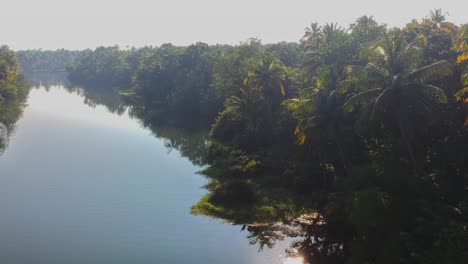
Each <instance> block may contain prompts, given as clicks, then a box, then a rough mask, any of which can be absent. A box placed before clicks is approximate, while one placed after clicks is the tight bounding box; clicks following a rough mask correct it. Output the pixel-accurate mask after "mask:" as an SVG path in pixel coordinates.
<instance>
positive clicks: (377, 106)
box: [343, 30, 452, 166]
mask: <svg viewBox="0 0 468 264" xmlns="http://www.w3.org/2000/svg"><path fill="white" fill-rule="evenodd" d="M415 43H416V41H415V42H412V43H405V41H404V40H403V38H402V36H401V32H400V31H398V30H395V31H392V32H390V33H389V34H385V35H384V37H383V38H382V39H381V40H379V41H378V42H376V43H375V44H374V45H372V46H371V47H370V48H369V49H367V50H366V52H365V56H366V57H367V59H368V64H367V65H365V66H360V65H352V66H348V67H347V68H346V70H347V74H348V77H347V80H346V81H345V82H344V84H345V85H344V86H343V87H344V90H345V91H346V90H347V89H346V88H348V87H350V86H349V85H350V84H351V86H352V87H354V89H355V91H354V92H355V93H354V95H353V96H352V97H350V98H349V99H348V100H347V101H346V102H345V104H344V109H345V110H347V111H352V110H353V109H354V108H355V107H356V106H357V105H362V104H368V103H371V104H372V105H373V106H372V113H371V119H375V118H376V116H377V114H380V113H386V114H390V116H392V117H393V119H394V121H396V123H397V124H398V129H399V132H400V135H401V137H402V139H403V141H404V142H405V144H406V147H407V151H408V154H409V156H410V159H411V161H412V162H413V165H414V166H415V165H416V159H415V156H414V151H413V148H412V145H411V143H410V139H409V136H408V132H409V131H408V124H407V123H405V120H407V116H408V114H409V113H410V112H412V111H416V110H418V111H423V112H424V113H432V112H433V111H435V109H436V104H437V102H439V103H445V102H446V101H447V98H446V96H445V93H444V91H443V90H442V89H440V88H439V87H437V86H435V85H432V84H430V82H431V81H437V80H439V79H441V78H443V77H446V76H448V75H450V74H451V73H452V67H451V64H450V63H448V62H447V61H439V62H436V63H434V64H431V65H428V66H425V67H422V68H420V67H419V61H420V49H419V48H418V47H417V46H416V44H415Z"/></svg>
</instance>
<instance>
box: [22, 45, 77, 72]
mask: <svg viewBox="0 0 468 264" xmlns="http://www.w3.org/2000/svg"><path fill="white" fill-rule="evenodd" d="M84 52H85V51H70V50H64V49H60V50H55V51H50V50H21V51H18V52H16V56H17V57H18V61H19V62H20V68H21V71H23V72H26V73H28V74H30V73H37V72H49V73H50V72H65V71H66V68H67V66H68V65H70V64H71V63H73V61H74V60H75V59H76V58H77V57H79V56H80V55H81V54H82V53H84Z"/></svg>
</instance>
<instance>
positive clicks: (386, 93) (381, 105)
mask: <svg viewBox="0 0 468 264" xmlns="http://www.w3.org/2000/svg"><path fill="white" fill-rule="evenodd" d="M392 91H393V90H391V89H384V90H383V92H382V93H381V94H380V95H379V96H378V97H377V99H375V103H374V107H372V112H371V115H370V119H371V120H374V119H375V117H376V115H377V113H378V112H379V111H380V110H383V109H385V105H386V104H387V103H388V101H389V99H390V98H389V97H390V96H391V93H392Z"/></svg>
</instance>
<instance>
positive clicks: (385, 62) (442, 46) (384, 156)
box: [68, 10, 468, 263]
mask: <svg viewBox="0 0 468 264" xmlns="http://www.w3.org/2000/svg"><path fill="white" fill-rule="evenodd" d="M68 71H69V77H70V79H71V80H72V81H74V82H77V83H81V84H83V85H87V86H96V85H97V86H101V87H109V89H116V88H118V90H119V91H120V94H121V95H122V96H123V97H124V99H125V100H126V101H127V103H128V104H130V105H131V107H132V111H134V112H136V113H137V115H138V116H140V117H144V120H145V122H147V123H151V124H152V125H154V126H157V125H158V124H168V123H169V124H172V125H178V126H194V125H198V124H201V125H204V126H210V124H211V132H210V137H209V140H208V142H207V145H206V146H207V148H208V151H207V153H206V152H204V154H203V155H204V157H203V159H199V160H200V161H203V162H206V164H207V165H208V166H207V167H206V168H205V169H204V171H203V174H204V175H205V176H206V177H207V178H208V179H209V180H210V181H209V183H208V184H207V185H206V188H207V189H208V190H209V193H208V194H207V195H206V196H204V197H203V198H202V199H201V200H200V201H199V202H198V203H197V204H196V205H194V207H193V208H192V212H193V213H195V214H204V215H209V216H213V217H219V218H223V219H226V220H228V221H231V222H234V223H239V224H249V223H250V224H251V223H255V224H256V225H255V226H256V227H262V228H253V227H250V228H249V229H248V230H249V231H251V233H252V234H251V236H249V238H250V239H251V241H253V243H259V244H260V246H262V247H263V246H264V245H267V246H271V245H272V244H273V243H274V241H275V240H276V239H280V238H281V237H282V235H294V234H293V233H287V234H282V235H278V229H274V228H277V226H274V225H272V223H276V222H278V221H280V222H285V223H291V222H295V223H300V225H301V227H302V228H303V229H302V231H301V233H300V234H295V235H296V236H298V235H300V239H299V240H298V241H297V242H296V243H294V245H293V246H294V247H296V248H297V249H299V251H300V252H301V254H302V255H303V256H304V257H305V259H306V261H307V262H308V263H468V162H467V158H466V153H467V152H468V130H467V129H468V24H464V25H460V26H458V25H455V24H453V23H450V22H447V21H445V17H444V14H443V12H442V11H440V10H435V11H433V12H431V14H430V15H429V16H428V17H427V18H425V19H423V20H421V21H418V20H413V21H411V22H410V23H408V24H407V25H406V26H405V27H403V28H388V27H386V26H385V25H382V24H379V23H377V22H376V21H375V20H374V19H373V18H372V17H361V18H359V19H358V20H357V21H356V22H355V23H353V24H352V25H350V26H349V27H347V28H342V27H339V26H337V25H336V24H325V25H319V24H317V23H313V24H311V26H310V27H308V28H307V29H306V32H305V34H304V37H303V38H302V39H301V41H300V42H299V43H278V44H271V45H262V44H261V43H260V41H258V40H255V39H252V40H249V41H247V42H244V43H241V44H239V45H236V46H223V45H218V46H209V45H207V44H203V43H197V44H194V45H191V46H188V47H177V46H173V45H170V44H166V45H163V46H161V47H146V48H140V49H131V50H121V49H119V48H118V47H109V48H104V47H101V48H98V49H96V50H94V51H86V52H84V53H83V54H82V56H79V57H78V58H77V59H76V60H74V62H73V63H72V64H71V65H70V66H69V67H68Z"/></svg>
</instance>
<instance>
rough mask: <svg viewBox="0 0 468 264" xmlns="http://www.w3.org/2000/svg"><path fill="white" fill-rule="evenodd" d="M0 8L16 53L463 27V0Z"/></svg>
mask: <svg viewBox="0 0 468 264" xmlns="http://www.w3.org/2000/svg"><path fill="white" fill-rule="evenodd" d="M0 8H1V11H2V12H1V13H2V14H1V15H0V25H1V27H0V28H1V30H0V44H7V45H9V46H10V47H11V48H12V49H14V50H20V49H34V48H35V49H39V48H42V49H58V48H66V49H85V48H95V47H97V46H101V45H104V46H109V45H115V44H117V45H120V46H121V47H125V46H137V47H140V46H145V45H153V46H154V45H161V44H163V43H168V42H171V43H174V44H176V45H188V44H191V43H195V42H197V41H202V42H206V43H209V44H216V43H221V44H237V43H239V42H240V41H245V40H247V39H248V38H251V37H257V38H260V39H261V40H262V42H263V43H273V42H278V41H283V40H284V41H298V40H299V39H300V38H301V36H302V34H303V32H304V28H305V27H307V26H308V25H309V24H310V23H311V22H313V21H317V22H320V23H326V22H338V23H339V24H341V25H345V26H346V25H349V24H350V23H352V22H353V21H355V20H356V18H358V17H360V16H362V15H373V16H374V17H375V18H376V20H377V21H378V22H381V23H386V24H388V25H389V26H403V25H404V24H406V23H407V22H410V20H411V19H412V18H417V19H421V18H423V17H425V16H426V15H428V14H429V11H430V10H432V9H434V8H442V9H443V10H444V11H445V12H447V13H448V16H447V18H448V20H449V21H452V22H455V23H456V24H462V23H468V1H466V0H385V1H382V0H352V1H351V0H344V1H343V0H342V1H337V0H335V1H333V0H320V1H319V0H281V1H279V0H0Z"/></svg>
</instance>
